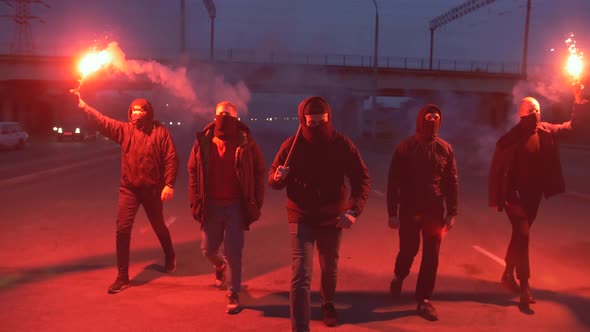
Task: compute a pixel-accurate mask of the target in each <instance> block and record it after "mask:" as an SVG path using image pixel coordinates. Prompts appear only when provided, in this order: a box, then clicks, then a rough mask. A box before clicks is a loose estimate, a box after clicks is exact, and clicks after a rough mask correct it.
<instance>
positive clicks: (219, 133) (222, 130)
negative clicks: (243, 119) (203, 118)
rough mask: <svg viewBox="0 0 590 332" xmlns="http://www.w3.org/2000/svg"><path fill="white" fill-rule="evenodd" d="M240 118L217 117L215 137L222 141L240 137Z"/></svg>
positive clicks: (220, 115)
mask: <svg viewBox="0 0 590 332" xmlns="http://www.w3.org/2000/svg"><path fill="white" fill-rule="evenodd" d="M238 121H239V120H238V118H236V117H234V116H231V115H224V114H218V115H216V116H215V129H214V130H213V133H214V135H215V136H216V137H217V138H219V139H220V140H224V141H226V140H233V139H235V138H236V137H237V136H238Z"/></svg>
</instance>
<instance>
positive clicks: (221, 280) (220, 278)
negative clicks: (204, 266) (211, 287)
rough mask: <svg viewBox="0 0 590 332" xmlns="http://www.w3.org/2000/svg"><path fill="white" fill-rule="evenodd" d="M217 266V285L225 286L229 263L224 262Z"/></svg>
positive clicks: (219, 286)
mask: <svg viewBox="0 0 590 332" xmlns="http://www.w3.org/2000/svg"><path fill="white" fill-rule="evenodd" d="M214 268H215V286H216V287H218V288H219V289H224V288H225V270H227V263H223V265H221V266H220V267H217V266H214Z"/></svg>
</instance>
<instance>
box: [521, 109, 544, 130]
mask: <svg viewBox="0 0 590 332" xmlns="http://www.w3.org/2000/svg"><path fill="white" fill-rule="evenodd" d="M540 121H541V114H539V113H533V114H530V115H527V116H523V117H521V118H520V125H521V126H522V128H523V129H524V131H525V132H527V133H534V132H536V131H537V124H539V122H540Z"/></svg>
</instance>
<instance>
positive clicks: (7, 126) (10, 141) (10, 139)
mask: <svg viewBox="0 0 590 332" xmlns="http://www.w3.org/2000/svg"><path fill="white" fill-rule="evenodd" d="M28 140H29V134H28V133H27V132H26V131H24V130H23V128H22V127H21V126H20V124H18V122H0V147H3V148H16V149H21V148H23V147H24V146H25V145H26V144H27V141H28Z"/></svg>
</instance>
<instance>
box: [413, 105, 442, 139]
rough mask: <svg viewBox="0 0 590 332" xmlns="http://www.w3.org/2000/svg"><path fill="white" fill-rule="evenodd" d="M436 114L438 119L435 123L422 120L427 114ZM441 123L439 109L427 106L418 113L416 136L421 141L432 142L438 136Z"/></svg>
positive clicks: (435, 106)
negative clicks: (438, 116)
mask: <svg viewBox="0 0 590 332" xmlns="http://www.w3.org/2000/svg"><path fill="white" fill-rule="evenodd" d="M433 112H434V113H438V115H440V119H439V120H437V121H428V120H426V119H424V117H425V116H426V114H428V113H433ZM441 121H442V112H441V110H440V107H438V106H437V105H434V104H428V105H425V106H424V107H422V108H421V109H420V110H419V111H418V116H417V118H416V135H418V137H419V138H421V139H423V140H433V139H434V138H436V137H437V136H438V129H439V128H440V123H441Z"/></svg>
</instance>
